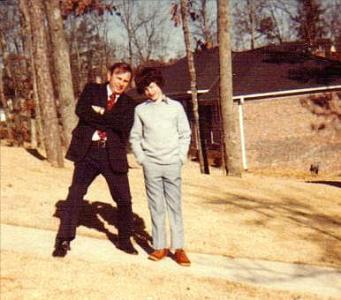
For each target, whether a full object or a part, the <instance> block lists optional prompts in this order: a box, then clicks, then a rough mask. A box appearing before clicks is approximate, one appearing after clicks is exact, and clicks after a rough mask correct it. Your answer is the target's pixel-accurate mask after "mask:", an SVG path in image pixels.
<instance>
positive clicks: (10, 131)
mask: <svg viewBox="0 0 341 300" xmlns="http://www.w3.org/2000/svg"><path fill="white" fill-rule="evenodd" d="M2 78H3V74H2V68H0V99H1V104H2V107H3V110H4V113H5V118H6V127H7V142H8V143H9V144H10V145H11V144H12V143H13V129H12V121H11V118H10V115H9V111H8V106H7V101H6V98H5V95H4V89H3V81H2Z"/></svg>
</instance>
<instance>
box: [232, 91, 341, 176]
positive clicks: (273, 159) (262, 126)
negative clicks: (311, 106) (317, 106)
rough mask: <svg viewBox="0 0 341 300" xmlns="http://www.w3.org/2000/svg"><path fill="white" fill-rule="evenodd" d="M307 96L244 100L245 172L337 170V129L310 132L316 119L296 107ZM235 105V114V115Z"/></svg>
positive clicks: (340, 150)
mask: <svg viewBox="0 0 341 300" xmlns="http://www.w3.org/2000/svg"><path fill="white" fill-rule="evenodd" d="M308 96H309V95H304V96H302V95H300V96H290V97H281V98H273V99H261V100H248V101H245V102H244V104H243V113H244V134H245V144H246V157H247V163H248V169H249V170H252V169H260V168H280V169H292V170H298V171H309V168H310V165H311V164H315V163H319V165H320V168H319V169H320V172H321V173H322V172H323V173H328V172H340V171H341V130H336V129H335V128H328V127H327V128H325V129H323V130H319V131H315V130H312V124H316V123H320V122H322V121H323V120H324V119H323V117H320V118H318V117H317V116H316V115H314V114H312V113H311V112H310V111H308V110H307V109H306V108H304V107H303V106H302V105H301V104H300V100H299V99H300V98H302V97H308ZM237 106H238V105H236V113H237Z"/></svg>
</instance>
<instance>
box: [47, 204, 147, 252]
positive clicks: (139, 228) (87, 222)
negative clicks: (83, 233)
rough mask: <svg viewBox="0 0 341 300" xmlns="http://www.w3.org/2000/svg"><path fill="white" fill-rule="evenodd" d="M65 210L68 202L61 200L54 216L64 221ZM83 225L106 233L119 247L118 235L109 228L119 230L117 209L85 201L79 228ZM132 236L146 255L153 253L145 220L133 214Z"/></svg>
mask: <svg viewBox="0 0 341 300" xmlns="http://www.w3.org/2000/svg"><path fill="white" fill-rule="evenodd" d="M65 209H67V207H66V201H65V200H59V201H58V202H57V203H56V211H55V213H54V215H53V216H54V217H57V218H59V219H60V220H61V221H62V218H63V211H64V210H65ZM81 225H82V226H85V227H88V228H93V229H96V230H97V231H99V232H103V233H105V234H106V236H107V238H108V239H109V240H110V241H111V242H112V243H113V244H114V245H115V247H117V241H118V237H117V234H115V233H112V232H111V231H110V230H109V228H108V227H109V226H108V225H112V226H115V227H116V228H117V208H116V207H114V206H112V205H111V204H108V203H104V202H101V201H95V202H90V201H88V200H83V202H82V207H81V210H80V215H79V221H78V225H77V227H78V226H81ZM132 235H133V238H134V240H135V241H136V243H137V244H138V245H139V246H140V247H141V248H142V249H143V250H144V251H145V252H146V253H148V254H149V253H151V252H152V251H153V249H152V247H151V246H150V242H151V240H152V238H151V236H150V235H149V234H148V232H147V231H146V228H145V223H144V220H143V219H142V218H141V217H139V216H138V215H137V214H135V213H134V214H133V234H132Z"/></svg>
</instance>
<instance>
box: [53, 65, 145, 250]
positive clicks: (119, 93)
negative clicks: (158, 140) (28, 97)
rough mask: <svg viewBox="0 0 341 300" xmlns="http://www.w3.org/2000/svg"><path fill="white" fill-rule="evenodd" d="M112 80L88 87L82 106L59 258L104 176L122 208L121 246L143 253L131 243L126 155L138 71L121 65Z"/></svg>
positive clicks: (119, 214) (71, 156) (71, 154)
mask: <svg viewBox="0 0 341 300" xmlns="http://www.w3.org/2000/svg"><path fill="white" fill-rule="evenodd" d="M107 76H108V82H107V83H106V84H96V83H90V84H87V85H86V86H85V88H84V90H83V92H82V94H81V96H80V98H79V100H78V103H77V106H76V114H77V116H78V117H79V122H78V124H77V126H76V128H75V129H74V130H73V133H72V140H71V143H70V147H69V149H68V151H67V153H66V158H67V159H69V160H71V161H73V162H74V166H75V168H74V173H73V179H72V184H71V186H70V187H69V193H68V196H67V199H66V202H65V204H66V205H65V209H64V210H63V211H62V212H61V222H60V227H59V230H58V233H57V238H56V244H55V250H54V252H53V254H52V255H53V256H59V257H64V256H65V255H66V254H67V251H68V250H70V242H71V241H72V240H73V239H74V238H75V236H76V227H77V225H78V220H79V212H80V208H81V204H82V200H83V197H84V196H85V194H86V193H87V190H88V187H89V186H90V184H91V183H92V182H93V180H94V179H95V178H96V177H97V176H98V175H99V174H102V175H103V176H104V178H105V180H106V181H107V183H108V186H109V190H110V193H111V196H112V198H113V199H114V201H115V202H116V205H117V228H118V242H117V247H118V248H119V249H121V250H122V251H125V252H127V253H129V254H138V253H137V251H136V250H135V248H134V247H133V245H132V243H131V240H130V237H131V234H132V205H131V195H130V189H129V182H128V162H127V154H126V149H127V142H128V138H129V132H130V129H131V127H132V124H133V119H134V108H135V104H134V102H133V100H132V99H131V98H130V97H128V96H127V95H125V94H124V91H125V89H126V88H127V87H128V85H129V83H130V81H131V77H132V69H131V67H130V66H129V65H128V64H125V63H116V64H114V65H113V66H111V68H110V69H109V71H108V75H107Z"/></svg>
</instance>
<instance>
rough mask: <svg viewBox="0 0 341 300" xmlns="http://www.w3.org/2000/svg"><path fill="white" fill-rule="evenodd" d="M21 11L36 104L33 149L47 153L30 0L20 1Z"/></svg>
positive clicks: (33, 96)
mask: <svg viewBox="0 0 341 300" xmlns="http://www.w3.org/2000/svg"><path fill="white" fill-rule="evenodd" d="M20 10H21V13H22V15H23V18H24V28H23V31H24V35H25V37H26V38H25V49H26V53H25V56H26V55H27V58H26V59H27V61H28V63H27V64H28V65H29V71H28V73H29V74H30V76H31V80H32V87H33V91H32V97H31V98H32V99H33V102H34V116H32V119H31V147H32V148H38V147H41V148H43V150H44V151H45V142H44V134H43V125H42V117H41V112H40V104H39V97H38V90H37V78H36V73H35V67H34V59H33V49H32V39H31V36H32V29H31V20H30V15H29V12H28V0H20Z"/></svg>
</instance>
